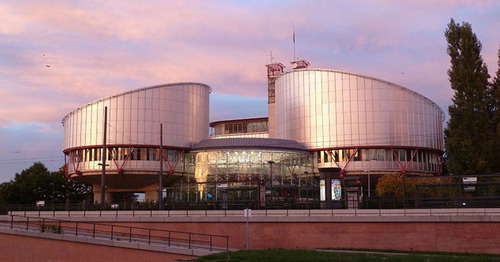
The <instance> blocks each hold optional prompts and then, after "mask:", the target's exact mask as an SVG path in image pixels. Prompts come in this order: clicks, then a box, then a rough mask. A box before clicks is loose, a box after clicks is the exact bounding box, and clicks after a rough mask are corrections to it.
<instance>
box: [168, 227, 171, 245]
mask: <svg viewBox="0 0 500 262" xmlns="http://www.w3.org/2000/svg"><path fill="white" fill-rule="evenodd" d="M170 233H171V231H170V230H169V231H168V246H170Z"/></svg>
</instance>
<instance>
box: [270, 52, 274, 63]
mask: <svg viewBox="0 0 500 262" xmlns="http://www.w3.org/2000/svg"><path fill="white" fill-rule="evenodd" d="M269 57H270V58H271V64H272V63H273V59H274V57H273V51H271V52H269Z"/></svg>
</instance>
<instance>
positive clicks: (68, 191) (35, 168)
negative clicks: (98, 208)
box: [0, 162, 91, 205]
mask: <svg viewBox="0 0 500 262" xmlns="http://www.w3.org/2000/svg"><path fill="white" fill-rule="evenodd" d="M90 193H91V187H90V186H88V185H85V184H82V183H79V182H75V181H71V180H68V179H67V178H66V177H65V176H64V171H63V170H62V169H61V170H59V171H57V172H50V171H49V170H48V169H47V168H46V167H45V166H44V165H43V164H42V163H40V162H36V163H34V164H33V165H32V166H31V167H29V168H28V169H25V170H23V171H22V172H21V173H20V174H16V176H15V178H14V180H11V181H10V182H6V183H2V184H0V199H2V200H3V201H4V203H6V204H33V205H34V204H35V203H36V201H39V200H44V201H45V202H46V203H51V202H52V201H54V203H65V202H66V199H69V200H70V201H73V202H76V201H81V200H83V199H86V198H87V197H88V196H89V195H90Z"/></svg>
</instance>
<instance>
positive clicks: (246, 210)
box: [243, 208, 252, 217]
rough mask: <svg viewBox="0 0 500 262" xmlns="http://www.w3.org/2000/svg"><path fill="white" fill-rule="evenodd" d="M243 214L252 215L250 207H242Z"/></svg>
mask: <svg viewBox="0 0 500 262" xmlns="http://www.w3.org/2000/svg"><path fill="white" fill-rule="evenodd" d="M243 216H244V217H252V209H250V208H245V209H243Z"/></svg>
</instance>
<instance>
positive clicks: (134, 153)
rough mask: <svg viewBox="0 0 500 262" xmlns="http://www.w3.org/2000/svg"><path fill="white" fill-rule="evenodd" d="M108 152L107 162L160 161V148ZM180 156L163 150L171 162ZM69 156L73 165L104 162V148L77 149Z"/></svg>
mask: <svg viewBox="0 0 500 262" xmlns="http://www.w3.org/2000/svg"><path fill="white" fill-rule="evenodd" d="M106 152H107V160H143V161H159V160H160V148H154V147H108V148H107V149H106ZM180 154H181V152H180V151H179V150H176V149H166V148H165V149H163V155H164V158H165V159H168V161H170V162H176V161H177V160H178V158H179V156H180ZM67 155H68V157H69V159H70V161H72V162H73V163H76V162H88V161H102V148H101V147H99V148H85V149H77V150H72V151H70V152H68V153H67Z"/></svg>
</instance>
